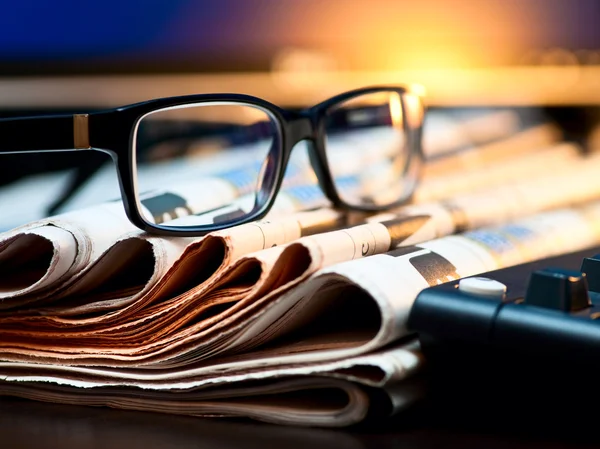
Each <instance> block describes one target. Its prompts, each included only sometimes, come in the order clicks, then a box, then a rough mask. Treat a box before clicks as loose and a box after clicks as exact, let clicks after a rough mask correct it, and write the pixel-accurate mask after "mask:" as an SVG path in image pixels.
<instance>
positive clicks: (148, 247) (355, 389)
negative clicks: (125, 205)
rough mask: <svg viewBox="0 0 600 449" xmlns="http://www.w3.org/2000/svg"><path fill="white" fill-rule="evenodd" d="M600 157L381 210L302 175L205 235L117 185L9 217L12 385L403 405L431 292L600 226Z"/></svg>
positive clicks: (37, 392) (459, 183)
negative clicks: (171, 230) (104, 198)
mask: <svg viewBox="0 0 600 449" xmlns="http://www.w3.org/2000/svg"><path fill="white" fill-rule="evenodd" d="M490 154H491V153H490ZM542 161H545V162H546V166H548V161H553V162H551V163H550V165H551V166H552V167H560V170H554V169H551V170H550V171H545V170H544V171H542V172H541V173H540V171H541V170H533V168H536V169H537V166H538V165H539V164H540V163H541V162H542ZM599 161H600V156H598V155H596V154H590V155H587V156H586V155H582V153H581V151H580V150H579V148H577V147H576V146H574V145H571V144H559V145H550V146H548V147H547V148H544V149H540V150H539V151H535V152H530V153H528V154H527V155H524V156H520V157H519V158H518V159H515V160H506V161H503V162H500V161H496V162H497V163H495V164H493V166H491V167H489V168H487V169H486V173H487V174H486V175H477V176H464V174H461V173H459V174H455V175H454V180H452V179H451V175H449V174H448V175H444V176H443V178H444V179H445V181H444V182H448V183H451V184H449V185H451V186H452V188H447V189H445V190H444V189H442V188H441V187H438V186H441V185H442V184H441V182H440V181H439V179H440V178H441V177H439V176H438V177H431V178H430V180H429V181H428V180H427V178H425V179H424V181H423V185H422V186H421V189H420V190H419V192H420V193H419V195H420V198H419V199H418V200H417V202H415V203H414V204H411V205H408V206H405V207H402V208H399V209H396V210H393V211H389V212H388V213H385V214H379V215H373V216H363V215H355V214H348V213H344V212H341V211H337V210H333V209H330V208H328V207H326V202H325V201H324V198H323V197H322V196H319V195H318V194H317V192H318V190H317V188H316V187H315V186H312V185H305V184H302V182H300V183H299V184H297V185H295V186H294V185H289V186H288V187H287V189H286V190H284V191H283V192H282V194H281V199H279V200H278V204H277V205H276V207H275V208H274V210H273V212H272V213H271V215H270V216H269V217H268V218H267V219H265V220H262V221H260V222H256V223H250V224H247V225H242V226H239V227H236V228H231V229H228V230H223V231H219V232H215V233H212V234H209V235H207V236H205V237H201V238H158V237H154V236H150V235H147V234H144V233H142V232H139V231H137V230H135V229H133V228H132V227H131V225H130V224H129V223H128V222H127V221H126V219H125V216H124V214H123V213H122V211H121V209H120V208H119V207H117V206H120V205H119V204H116V203H109V204H105V205H103V206H100V207H96V208H93V209H89V210H87V211H84V212H69V213H68V214H64V215H63V216H59V217H54V218H50V219H46V220H42V221H39V222H35V223H32V224H30V225H26V226H23V227H20V228H17V229H15V230H12V231H9V232H7V233H5V234H4V235H2V236H0V268H2V270H1V273H2V274H1V275H0V379H1V380H0V395H12V396H19V397H24V398H30V399H35V400H41V401H50V402H58V403H67V404H83V405H95V406H110V407H116V408H125V409H134V410H144V411H155V412H165V413H173V414H185V415H193V416H210V417H246V418H253V419H257V420H262V421H268V422H273V423H280V424H294V425H311V426H332V427H334V426H347V425H351V424H355V423H357V422H360V421H362V420H364V419H367V418H368V417H369V416H370V415H372V414H381V413H392V412H394V411H395V410H398V409H401V408H404V407H406V406H408V405H410V404H411V403H413V402H414V401H415V400H416V399H418V398H419V396H420V394H421V391H422V387H421V385H420V379H419V376H418V373H419V371H420V369H421V367H422V365H423V358H422V355H421V354H420V351H419V345H418V342H417V341H416V340H415V337H414V335H411V334H409V333H408V331H407V329H406V327H405V324H406V317H407V315H408V311H409V309H410V307H411V304H412V302H413V301H414V299H415V297H416V295H417V294H418V292H419V291H421V290H422V289H423V288H426V287H428V286H431V285H436V284H439V283H442V282H447V281H449V280H452V279H456V278H459V277H464V276H471V275H475V274H478V273H482V272H485V271H489V270H494V269H497V268H502V267H506V266H510V265H515V264H519V263H524V262H527V261H531V260H535V259H539V258H543V257H549V256H552V255H556V254H561V253H567V252H571V251H576V250H579V249H584V248H586V247H592V246H596V245H598V244H600V202H599V201H598V199H599V198H600V177H598V176H597V173H595V171H596V170H594V167H595V166H597V164H598V162H599ZM526 172H528V173H529V174H528V176H519V175H518V174H519V173H520V174H521V175H522V174H523V173H526ZM532 172H533V173H538V174H537V175H533V176H532ZM515 173H517V175H515ZM301 179H302V178H301ZM508 180H510V182H507V181H508ZM467 181H468V182H467ZM473 192H476V193H473ZM323 206H325V207H323ZM306 209H308V210H306ZM111 218H112V219H111Z"/></svg>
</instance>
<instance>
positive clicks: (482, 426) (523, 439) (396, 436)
mask: <svg viewBox="0 0 600 449" xmlns="http://www.w3.org/2000/svg"><path fill="white" fill-rule="evenodd" d="M432 407H433V406H431V405H422V406H418V407H415V408H413V409H412V410H411V411H409V412H406V413H404V414H401V415H398V416H396V417H394V418H393V419H388V420H386V421H385V422H383V423H381V424H379V425H376V426H373V425H371V426H368V427H365V426H363V427H357V428H352V429H345V430H331V429H313V428H293V427H283V426H274V425H268V424H261V423H255V422H249V421H225V420H207V419H199V418H190V417H177V416H170V415H162V414H154V413H136V412H129V411H120V410H112V409H107V408H92V407H79V406H62V405H54V404H45V403H38V402H32V401H26V400H20V399H11V398H0V448H2V449H26V448H27V449H29V448H62V449H86V448H93V449H103V448H126V449H138V448H140V449H159V448H160V449H163V448H177V449H187V448H207V449H210V448H242V449H243V448H292V449H293V448H309V449H320V448H327V449H331V448H350V449H354V448H356V449H363V448H364V449H367V448H382V449H387V448H390V449H391V448H403V449H404V448H406V449H412V448H450V447H461V448H492V449H494V448H545V449H552V448H563V447H598V443H600V441H598V440H600V438H598V439H596V438H595V435H594V434H595V431H593V429H591V428H589V427H588V428H587V430H585V431H582V430H584V429H582V428H580V427H578V425H577V423H576V422H574V421H572V420H571V421H570V423H569V424H567V425H565V426H556V425H552V426H550V427H548V428H545V427H544V426H543V425H539V424H538V425H535V426H533V428H531V426H529V425H527V423H526V422H521V423H514V422H512V420H511V416H510V414H508V415H506V416H504V418H502V417H498V416H494V417H490V419H489V420H488V419H485V416H486V414H488V413H489V411H490V410H479V411H477V416H478V417H479V418H480V419H475V420H473V419H471V418H469V417H467V416H462V415H461V412H460V411H459V410H457V413H455V414H454V413H452V414H447V413H437V411H436V410H435V409H434V408H432ZM577 412H578V411H574V410H565V414H566V415H570V416H573V414H576V413H577ZM582 412H583V411H582ZM592 412H593V411H592ZM515 424H518V425H515ZM595 443H596V444H595Z"/></svg>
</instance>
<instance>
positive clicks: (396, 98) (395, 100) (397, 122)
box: [389, 92, 403, 129]
mask: <svg viewBox="0 0 600 449" xmlns="http://www.w3.org/2000/svg"><path fill="white" fill-rule="evenodd" d="M389 104H390V115H391V117H392V124H393V125H394V127H395V128H400V129H402V126H403V123H402V100H401V99H400V95H398V94H397V93H396V92H393V93H391V94H390V98H389Z"/></svg>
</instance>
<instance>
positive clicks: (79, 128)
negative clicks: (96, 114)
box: [73, 114, 91, 150]
mask: <svg viewBox="0 0 600 449" xmlns="http://www.w3.org/2000/svg"><path fill="white" fill-rule="evenodd" d="M73 144H74V147H75V149H77V150H83V149H89V148H91V146H90V132H89V128H88V114H74V115H73Z"/></svg>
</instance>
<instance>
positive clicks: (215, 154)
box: [0, 87, 424, 236]
mask: <svg viewBox="0 0 600 449" xmlns="http://www.w3.org/2000/svg"><path fill="white" fill-rule="evenodd" d="M423 115H424V109H423V105H422V103H421V100H420V97H419V96H418V95H417V94H415V93H413V92H411V91H410V90H409V89H407V88H404V87H371V88H364V89H359V90H354V91H350V92H346V93H343V94H341V95H338V96H336V97H333V98H331V99H329V100H327V101H324V102H322V103H320V104H318V105H316V106H314V107H311V108H308V109H304V110H301V111H293V110H285V109H282V108H279V107H277V106H275V105H273V104H271V103H269V102H267V101H265V100H262V99H259V98H255V97H251V96H247V95H237V94H207V95H190V96H183V97H172V98H161V99H155V100H150V101H146V102H143V103H137V104H133V105H128V106H123V107H120V108H117V109H113V110H107V111H99V112H91V113H89V114H74V115H47V116H38V117H17V118H4V119H0V153H25V152H40V151H69V150H76V151H80V150H98V151H103V152H106V153H108V154H109V155H110V156H111V157H112V159H113V161H114V163H115V164H116V168H117V174H118V178H119V183H120V191H121V197H122V200H123V203H124V206H125V212H126V214H127V216H128V218H129V219H130V220H131V222H132V223H133V224H134V225H136V226H137V227H139V228H140V229H142V230H145V231H147V232H150V233H154V234H159V235H166V236H169V235H170V236H199V235H203V234H206V233H208V232H211V231H215V230H219V229H223V228H227V227H231V226H235V225H239V224H243V223H247V222H250V221H253V220H257V219H260V218H262V217H264V216H265V215H266V214H267V212H268V211H269V210H270V209H271V207H272V206H273V204H274V202H275V201H276V197H277V194H278V192H279V190H280V189H281V188H283V189H286V188H291V187H294V186H302V185H311V184H315V183H318V185H319V186H320V187H321V190H322V191H323V193H324V194H325V196H326V197H327V199H329V201H331V203H332V204H333V206H335V207H338V208H342V209H349V210H358V211H380V210H385V209H388V208H392V207H396V206H398V205H400V204H402V203H404V202H406V201H407V200H408V199H409V198H410V196H411V195H412V193H413V191H414V187H415V185H416V183H417V180H418V172H419V166H420V163H421V161H422V150H421V130H422V123H423ZM295 147H303V149H304V151H302V150H298V151H297V150H295V151H293V152H292V149H294V148H295ZM284 174H285V181H284ZM282 186H283V187H282Z"/></svg>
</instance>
